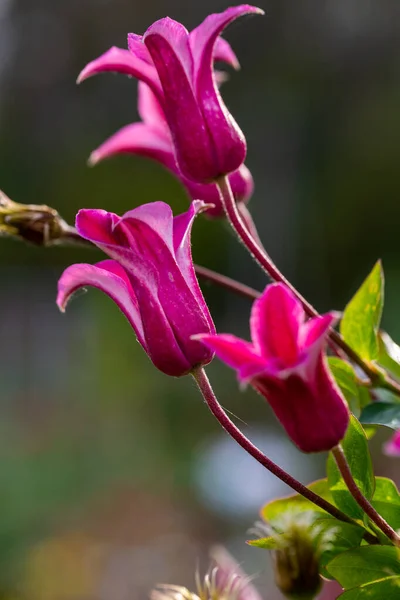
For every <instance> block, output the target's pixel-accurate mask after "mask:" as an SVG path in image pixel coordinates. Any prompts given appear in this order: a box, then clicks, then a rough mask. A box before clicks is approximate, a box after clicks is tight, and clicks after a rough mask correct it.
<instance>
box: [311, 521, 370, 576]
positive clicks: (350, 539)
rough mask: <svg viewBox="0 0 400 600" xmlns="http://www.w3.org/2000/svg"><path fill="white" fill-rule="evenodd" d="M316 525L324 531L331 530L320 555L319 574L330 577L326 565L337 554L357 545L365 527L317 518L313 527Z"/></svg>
mask: <svg viewBox="0 0 400 600" xmlns="http://www.w3.org/2000/svg"><path fill="white" fill-rule="evenodd" d="M318 526H320V527H322V528H323V530H324V531H331V532H332V538H331V542H330V544H329V545H328V547H327V549H326V550H324V551H323V552H322V554H321V557H320V569H321V575H323V576H324V577H328V578H332V576H331V575H330V573H329V572H328V571H327V569H326V568H325V567H326V565H327V564H328V563H329V562H330V561H331V560H332V559H333V558H334V557H335V556H337V555H338V554H341V553H342V552H345V551H346V550H349V549H350V548H355V547H358V546H359V545H360V544H361V541H362V539H363V536H364V533H365V529H363V527H359V526H358V525H352V524H351V523H343V522H342V521H337V520H336V519H317V520H316V521H315V524H314V527H318Z"/></svg>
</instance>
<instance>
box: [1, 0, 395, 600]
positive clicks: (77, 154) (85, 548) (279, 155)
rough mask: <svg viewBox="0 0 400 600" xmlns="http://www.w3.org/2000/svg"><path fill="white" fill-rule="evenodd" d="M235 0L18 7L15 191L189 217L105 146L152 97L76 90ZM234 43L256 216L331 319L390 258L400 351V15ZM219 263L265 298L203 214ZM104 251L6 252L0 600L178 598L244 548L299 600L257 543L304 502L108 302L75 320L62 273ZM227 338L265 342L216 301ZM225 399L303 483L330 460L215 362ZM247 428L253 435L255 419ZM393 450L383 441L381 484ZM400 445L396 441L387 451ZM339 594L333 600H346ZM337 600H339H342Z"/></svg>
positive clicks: (238, 30) (138, 165) (6, 157)
mask: <svg viewBox="0 0 400 600" xmlns="http://www.w3.org/2000/svg"><path fill="white" fill-rule="evenodd" d="M227 6H229V3H227V2H210V1H209V0H207V1H203V2H201V3H198V2H195V1H194V0H186V1H184V0H165V1H164V2H161V1H156V0H152V1H151V2H147V3H143V2H138V1H137V0H85V1H82V0H79V1H78V0H57V1H55V0H0V187H1V188H2V189H3V190H4V191H5V192H6V193H7V194H8V195H9V196H10V197H11V198H12V199H13V200H15V201H17V202H23V203H38V204H40V203H44V204H49V205H51V206H53V207H55V208H57V209H58V210H59V211H60V213H61V214H62V215H63V216H64V218H66V219H67V220H69V221H70V222H73V220H74V216H75V214H76V212H77V210H78V209H79V208H82V207H96V208H104V209H107V210H112V211H114V212H116V213H123V212H125V211H126V210H129V209H130V208H132V207H134V206H137V205H138V204H141V203H144V202H149V201H153V200H164V201H166V202H169V203H170V204H171V205H172V207H173V209H174V211H175V212H179V211H182V210H184V209H185V207H186V206H187V204H188V200H187V197H186V195H185V192H184V190H183V189H182V187H181V185H180V184H179V183H178V182H177V181H176V180H174V178H173V177H172V176H171V175H170V174H169V173H167V172H166V171H164V170H163V169H162V168H161V167H160V166H158V165H156V164H154V163H152V162H150V161H147V160H144V159H139V158H133V157H121V158H116V159H113V160H110V161H108V162H105V163H103V164H100V165H99V166H96V167H95V168H88V167H87V166H86V160H87V157H88V156H89V154H90V152H91V151H92V150H93V149H94V148H95V147H97V146H98V145H99V144H100V143H101V142H102V141H103V140H104V139H105V138H106V137H107V136H109V135H110V134H111V133H113V132H114V131H115V130H116V129H117V128H119V127H121V126H123V125H125V124H127V123H129V122H132V121H134V120H136V119H137V112H136V83H135V82H134V81H133V80H130V79H128V78H125V77H123V76H113V75H102V76H99V77H97V78H94V79H92V80H90V81H88V82H85V83H84V84H83V85H82V86H80V87H77V86H76V85H75V79H76V77H77V75H78V73H79V71H80V70H81V68H82V67H83V66H84V65H85V64H86V63H87V62H89V61H90V60H92V59H93V58H95V57H96V56H98V55H99V54H101V53H102V52H104V51H105V50H106V49H108V48H109V47H110V46H111V45H118V46H121V47H125V45H126V34H127V32H129V31H134V32H136V33H141V32H143V31H144V30H145V29H146V27H147V26H148V25H149V24H151V23H152V22H153V21H154V20H156V19H158V18H160V17H162V16H165V15H169V16H171V17H173V18H175V19H177V20H179V21H182V22H184V23H185V25H186V26H187V27H188V28H189V29H191V28H193V27H194V26H196V25H197V24H198V23H199V22H200V21H201V20H202V19H203V18H204V17H205V16H206V15H207V14H208V13H209V12H215V11H219V10H223V9H224V8H226V7H227ZM261 6H262V8H264V9H265V10H266V13H267V16H266V17H264V18H260V17H257V18H251V19H243V20H242V22H240V21H238V22H236V23H235V24H234V25H233V26H231V27H230V29H229V30H228V31H227V33H226V37H227V39H228V40H229V41H230V42H231V44H232V45H233V47H234V49H235V51H236V52H237V55H238V57H239V59H240V61H241V64H242V71H241V72H239V73H237V74H233V75H232V77H231V79H230V81H229V82H228V83H226V84H225V85H224V90H223V93H224V98H225V99H226V103H227V105H228V106H229V108H230V109H231V111H232V113H233V114H234V116H235V118H236V119H237V121H238V122H239V124H240V125H241V127H242V129H243V131H244V132H245V134H246V137H247V141H248V147H249V150H248V160H247V164H248V166H249V168H250V169H251V170H252V173H253V176H254V178H255V182H256V190H255V195H254V197H253V199H252V200H251V203H250V205H249V208H250V210H251V212H252V214H253V216H254V218H255V220H256V222H257V225H258V228H259V231H260V235H261V237H262V239H263V240H264V242H265V245H266V247H267V248H268V250H269V252H270V253H271V255H272V256H273V257H274V259H275V260H276V262H277V263H278V264H279V266H280V267H281V268H282V270H283V271H284V272H285V274H286V275H287V276H288V277H289V278H290V279H291V281H292V282H293V283H294V284H295V285H296V286H298V288H299V289H300V290H301V292H302V293H303V294H304V295H305V296H306V297H307V298H308V299H309V300H310V301H311V302H312V303H313V304H314V305H315V306H316V307H318V309H320V310H327V309H331V308H335V309H341V308H342V307H343V306H344V304H345V303H346V301H347V300H348V299H349V298H350V297H351V295H352V294H353V293H354V291H355V290H356V289H357V287H358V285H359V284H360V283H361V281H362V279H363V278H364V277H365V276H366V274H367V273H368V271H369V270H370V269H371V267H372V265H373V263H374V262H375V260H376V259H377V258H378V257H381V258H382V259H383V264H384V268H385V272H386V278H387V294H386V297H387V301H386V308H385V313H384V325H385V328H386V329H388V331H389V332H390V333H391V334H392V336H393V337H394V338H395V339H397V340H399V338H400V319H399V316H398V305H399V300H400V262H399V256H400V253H399V249H398V240H399V234H398V231H399V221H400V202H399V198H400V171H399V158H400V107H399V105H400V74H399V73H400V71H399V66H400V65H399V62H400V60H399V49H400V4H399V3H398V2H396V1H395V0H379V1H378V0H320V1H319V2H312V1H310V0H301V1H298V2H291V1H289V0H285V1H284V0H270V2H268V3H267V2H262V3H261ZM193 242H194V248H193V254H194V257H195V259H196V261H198V262H199V263H201V264H204V265H206V266H209V267H211V268H214V269H216V270H219V271H221V272H224V273H226V274H229V275H231V276H234V277H236V278H238V279H240V280H242V281H245V282H246V283H249V284H251V285H253V286H254V287H258V288H259V289H262V287H263V286H264V285H265V280H264V279H263V275H262V273H261V272H260V271H259V270H258V268H257V267H256V265H255V264H254V263H253V262H252V260H251V259H250V258H249V257H248V256H247V254H246V252H245V251H244V249H243V248H242V247H241V246H240V245H239V244H237V243H236V241H235V240H234V238H233V237H232V235H231V233H230V231H229V229H228V227H227V226H226V225H225V224H224V223H223V222H211V221H207V220H206V219H205V218H203V217H202V218H200V219H198V221H197V223H196V224H195V227H194V233H193ZM100 256H101V255H100V253H99V252H97V251H94V250H86V249H77V248H53V249H38V248H33V247H28V246H25V245H23V244H21V243H17V242H13V241H11V240H7V239H4V240H3V239H2V240H1V251H0V277H1V279H0V281H1V294H0V339H1V345H0V382H1V383H0V385H1V388H0V389H1V394H0V411H1V412H0V432H1V435H0V598H4V599H7V600H14V599H18V598H22V599H24V598H26V599H29V600H30V599H32V600H61V599H62V600H69V599H71V600H73V599H74V600H75V599H76V600H94V599H96V600H97V599H100V600H128V599H133V598H135V599H139V598H146V597H147V595H148V592H149V590H150V589H151V587H152V586H153V584H155V583H157V582H170V583H182V584H186V585H189V584H191V583H192V582H193V573H194V570H195V568H196V565H198V564H199V561H200V565H201V566H202V567H203V568H206V566H207V548H208V547H209V546H210V545H211V544H212V543H215V542H218V543H223V544H225V545H226V546H227V547H228V549H229V550H230V551H231V552H232V553H233V554H235V556H236V557H237V558H238V560H240V561H241V562H242V563H243V566H244V568H246V569H247V570H248V571H249V572H250V573H255V572H260V573H261V577H260V579H259V580H257V581H258V583H259V587H260V590H262V591H263V593H264V596H265V597H268V599H269V600H274V599H275V598H279V597H280V596H279V594H278V593H277V592H276V591H275V590H274V586H273V582H272V575H271V572H270V567H269V565H268V564H267V561H266V556H265V555H264V553H263V552H261V551H259V550H256V549H252V548H249V547H246V546H245V544H244V540H245V539H246V537H249V534H248V533H246V532H247V530H248V529H249V528H250V527H251V526H252V524H253V522H254V521H256V520H257V518H258V509H259V507H260V506H261V505H262V504H263V503H264V502H265V501H267V500H269V499H272V498H274V497H276V496H278V495H283V494H286V493H288V489H287V488H285V486H283V485H281V484H280V483H279V482H277V481H275V480H274V479H273V478H272V477H270V476H269V475H268V473H265V472H264V471H263V470H262V468H261V467H258V465H256V464H255V463H254V462H253V461H252V460H251V459H250V458H248V457H247V456H244V455H243V454H242V452H241V451H240V450H239V449H238V448H236V447H235V445H234V444H233V443H232V442H230V441H229V439H228V438H227V437H226V436H225V435H224V434H223V433H222V432H221V431H220V429H219V426H218V424H217V423H215V422H214V421H213V419H212V417H211V416H210V415H209V413H208V411H207V409H206V407H205V406H204V404H203V402H202V400H201V398H200V397H199V395H198V393H197V392H196V389H195V387H194V384H193V383H192V382H191V381H190V380H189V379H188V378H187V379H185V380H173V379H168V378H167V377H166V376H164V375H162V374H161V373H159V372H157V371H156V370H155V369H154V368H153V367H152V365H151V364H150V362H149V361H148V359H147V357H146V355H145V354H144V352H143V351H142V350H141V348H140V347H139V346H138V344H137V343H136V341H135V337H134V335H133V333H132V331H131V329H130V327H129V326H128V324H127V323H126V322H125V320H124V317H123V316H122V315H121V314H120V313H119V312H118V310H117V308H116V307H115V306H114V305H113V304H112V302H111V301H110V300H109V299H108V298H106V297H104V296H103V295H101V293H100V292H97V291H94V290H90V291H89V293H88V294H87V295H85V296H82V297H79V298H78V299H76V300H75V301H74V302H72V304H71V306H70V307H69V309H68V311H67V313H66V314H65V315H61V314H60V313H59V312H58V309H57V308H56V305H55V295H56V284H57V279H58V277H59V276H60V274H61V273H62V271H63V269H64V268H65V267H66V266H67V265H69V264H71V263H73V262H85V261H87V262H95V261H96V260H99V259H100ZM203 289H204V292H205V295H206V297H207V300H208V301H209V304H210V307H211V310H212V314H213V316H214V318H215V322H216V324H217V327H218V329H219V330H220V331H231V332H234V333H236V334H241V335H244V336H245V337H247V336H248V316H249V310H250V304H249V302H247V301H245V300H243V299H239V298H237V297H235V296H233V295H230V294H229V293H228V292H226V291H220V290H218V289H215V288H213V287H212V286H209V285H206V286H203ZM209 373H210V376H211V378H212V381H213V382H214V384H215V388H216V390H217V392H218V394H219V397H220V400H221V402H222V403H223V405H224V406H225V407H226V408H227V409H229V410H230V411H232V412H233V413H234V414H235V415H237V416H238V417H240V419H242V420H243V421H244V422H245V425H243V426H244V427H245V428H246V432H247V433H248V434H249V435H250V436H251V437H252V439H254V440H255V441H256V442H257V443H258V444H260V446H262V447H263V448H264V449H265V450H266V451H267V452H268V453H269V455H270V456H271V457H272V458H274V459H275V460H277V461H278V462H279V464H281V465H282V466H284V467H287V468H288V469H289V470H290V471H291V472H292V473H293V474H294V475H296V476H297V477H299V478H300V479H301V480H302V481H304V482H306V483H307V482H309V481H311V480H312V479H315V478H317V477H319V476H320V475H321V474H322V472H323V465H324V457H323V456H320V457H308V456H303V455H300V454H299V453H298V452H297V451H296V450H295V449H294V447H293V446H292V445H291V444H290V442H288V441H287V440H286V439H285V437H284V436H283V435H282V431H281V429H280V427H278V426H277V425H276V422H275V419H274V417H273V415H272V414H271V412H270V411H269V409H268V407H267V406H266V404H265V403H264V402H263V401H262V400H261V399H260V398H259V397H257V396H256V395H255V393H253V392H252V391H246V392H239V391H238V389H237V386H236V382H235V376H234V374H233V373H232V372H230V371H229V370H228V369H227V368H225V367H224V366H222V365H220V364H218V363H217V361H214V363H213V364H212V365H211V366H210V368H209ZM238 423H239V424H241V423H240V421H238ZM384 437H385V436H384V435H380V436H378V437H377V439H375V440H374V442H373V448H374V451H375V464H376V466H377V471H378V472H379V473H380V474H386V475H388V476H392V477H395V475H396V466H397V471H398V464H399V463H398V462H397V463H396V461H395V460H394V459H388V460H387V461H386V462H385V464H381V462H382V461H381V443H382V441H383V439H384ZM386 437H387V436H386ZM331 597H332V596H331ZM326 598H328V595H327V596H326Z"/></svg>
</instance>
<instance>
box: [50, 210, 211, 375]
mask: <svg viewBox="0 0 400 600" xmlns="http://www.w3.org/2000/svg"><path fill="white" fill-rule="evenodd" d="M203 209H204V204H203V202H200V201H197V202H193V203H192V205H191V207H190V209H189V211H188V212H187V213H184V214H182V215H179V216H177V217H175V218H174V217H173V215H172V211H171V209H170V207H169V206H168V205H167V204H165V203H164V202H153V203H151V204H144V205H143V206H139V207H138V208H135V209H133V210H131V211H129V212H127V213H125V215H124V216H123V217H118V216H117V215H115V214H113V213H109V212H106V211H104V210H90V209H87V210H81V211H79V213H78V215H77V218H76V227H77V230H78V232H79V234H80V235H81V236H82V237H83V238H85V239H87V240H90V241H91V242H93V244H96V246H98V247H99V248H101V249H102V250H103V251H104V252H105V253H106V254H108V256H110V257H111V259H113V260H105V261H102V262H100V263H97V264H96V265H88V264H77V265H72V266H71V267H69V268H68V269H66V270H65V271H64V273H63V275H62V276H61V278H60V281H59V284H58V296H57V304H58V306H59V307H60V309H61V310H64V309H65V306H66V304H67V302H68V300H69V298H70V297H71V295H72V294H73V293H74V292H75V291H76V290H78V289H79V288H81V287H83V286H88V285H91V286H93V287H97V288H99V289H101V290H102V291H103V292H105V293H106V294H107V295H108V296H110V297H111V298H112V299H113V300H114V302H115V303H116V304H117V305H118V306H119V308H120V309H121V311H122V312H123V313H124V314H125V316H126V317H127V319H128V321H129V322H130V324H131V325H132V327H133V329H134V331H135V333H136V336H137V339H138V341H139V343H140V344H141V345H142V346H143V348H144V350H145V351H146V352H147V354H148V355H149V357H150V359H151V360H152V362H153V363H154V365H155V366H156V367H157V368H158V369H160V371H163V373H166V374H167V375H173V376H181V375H185V374H186V373H188V372H190V371H191V370H192V369H193V368H194V367H195V366H197V365H201V364H203V365H204V364H207V363H209V362H210V361H211V359H212V356H213V353H212V351H210V350H209V349H205V347H204V346H203V345H202V344H200V343H199V342H198V341H195V340H193V339H191V336H192V335H193V334H194V333H198V332H202V333H208V334H212V333H214V332H215V328H214V324H213V322H212V319H211V316H210V313H209V311H208V308H207V305H206V303H205V301H204V298H203V295H202V293H201V291H200V288H199V284H198V282H197V279H196V275H195V272H194V268H193V263H192V258H191V250H190V230H191V227H192V223H193V220H194V217H195V216H196V214H197V213H199V212H200V211H201V210H203Z"/></svg>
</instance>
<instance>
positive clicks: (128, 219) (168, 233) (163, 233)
mask: <svg viewBox="0 0 400 600" xmlns="http://www.w3.org/2000/svg"><path fill="white" fill-rule="evenodd" d="M173 221H174V215H173V213H172V209H171V207H170V205H169V204H166V203H165V202H150V203H148V204H142V205H141V206H138V207H137V208H134V209H133V210H129V211H128V212H126V213H125V214H124V215H123V217H121V221H120V224H121V225H123V224H124V225H127V226H129V227H134V230H135V232H137V233H138V234H139V235H140V233H141V232H140V230H138V229H137V227H135V222H136V224H137V222H140V223H143V224H145V225H147V228H146V229H145V230H143V231H146V235H145V236H144V237H146V238H147V240H146V242H147V244H146V245H149V246H151V245H152V243H153V242H154V244H155V246H154V250H155V249H156V247H157V244H158V242H159V241H162V242H163V243H164V244H166V246H167V247H168V249H169V250H170V252H171V254H173V252H174V246H173Z"/></svg>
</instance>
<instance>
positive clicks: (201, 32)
mask: <svg viewBox="0 0 400 600" xmlns="http://www.w3.org/2000/svg"><path fill="white" fill-rule="evenodd" d="M262 12H263V11H261V9H258V8H256V7H253V6H249V5H247V4H243V5H241V6H234V7H231V8H228V9H227V10H225V11H224V12H222V13H216V14H212V15H209V16H208V17H207V18H206V19H205V20H204V21H203V23H201V24H200V25H199V26H198V27H196V29H194V30H193V31H192V32H191V33H190V47H191V50H192V55H193V81H194V89H195V94H196V96H197V97H198V99H199V101H200V105H201V108H202V113H203V116H204V119H205V121H206V123H207V128H208V130H209V131H210V134H211V136H212V139H213V140H214V147H215V151H216V154H217V156H216V163H217V164H218V166H219V169H220V174H224V173H225V174H226V173H230V172H232V171H235V170H236V169H237V168H238V167H239V166H240V165H241V164H242V163H243V161H244V159H245V156H246V140H245V138H244V135H243V133H242V131H241V130H240V129H239V126H238V125H237V123H236V122H235V121H234V119H233V117H232V115H231V114H230V113H229V111H228V109H227V108H226V106H225V104H224V103H223V101H222V98H221V96H220V94H219V91H218V89H217V85H216V81H215V77H214V72H213V53H214V45H215V43H216V40H217V38H218V36H219V34H220V33H221V31H222V30H223V29H224V28H225V27H226V26H227V25H229V23H231V22H232V21H234V20H235V19H236V18H237V17H239V16H241V15H245V14H249V13H259V14H262Z"/></svg>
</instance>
